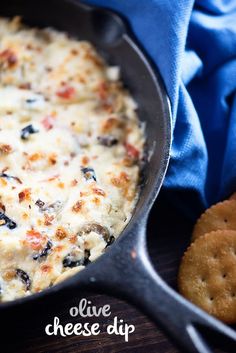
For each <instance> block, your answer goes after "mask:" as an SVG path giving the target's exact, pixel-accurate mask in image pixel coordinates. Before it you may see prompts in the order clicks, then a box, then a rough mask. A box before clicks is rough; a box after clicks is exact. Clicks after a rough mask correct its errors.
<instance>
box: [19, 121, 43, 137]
mask: <svg viewBox="0 0 236 353" xmlns="http://www.w3.org/2000/svg"><path fill="white" fill-rule="evenodd" d="M37 132H39V131H38V130H36V129H35V128H34V127H33V125H32V124H30V125H28V126H26V127H24V128H23V129H22V130H21V135H20V137H21V138H22V140H27V139H28V138H29V136H30V135H31V134H36V133H37Z"/></svg>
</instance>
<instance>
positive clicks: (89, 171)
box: [81, 168, 97, 181]
mask: <svg viewBox="0 0 236 353" xmlns="http://www.w3.org/2000/svg"><path fill="white" fill-rule="evenodd" d="M81 171H82V173H83V174H84V177H85V179H86V180H92V179H93V180H94V181H97V178H96V175H95V171H94V169H93V168H81Z"/></svg>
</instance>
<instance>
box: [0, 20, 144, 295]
mask: <svg viewBox="0 0 236 353" xmlns="http://www.w3.org/2000/svg"><path fill="white" fill-rule="evenodd" d="M135 111H136V104H135V102H134V101H133V99H132V97H131V96H130V94H129V92H127V90H125V89H124V88H123V86H122V83H121V81H120V79H119V68H118V67H109V66H107V65H106V64H105V63H104V61H103V60H102V59H101V58H100V56H99V55H98V54H97V52H96V51H95V49H94V48H93V46H92V45H91V44H90V43H88V42H85V41H78V40H75V39H73V38H69V37H68V36H67V35H66V34H64V33H60V32H58V31H55V30H52V29H43V30H42V29H30V28H28V27H26V26H24V25H22V24H21V22H20V20H19V18H14V19H13V20H11V21H9V20H7V19H4V18H2V19H0V300H1V301H6V300H13V299H16V298H19V297H22V296H27V295H30V294H32V293H35V292H39V291H41V290H43V289H44V288H47V287H49V286H52V285H53V284H55V283H58V282H59V281H61V280H64V279H65V278H66V277H68V276H70V275H72V274H74V273H76V272H77V271H80V270H82V269H83V268H84V267H85V266H86V265H87V264H89V263H90V262H92V261H94V260H96V259H97V257H98V256H100V255H101V254H102V253H103V252H104V251H106V249H107V247H108V246H109V245H111V244H112V243H113V241H114V240H115V239H116V238H117V236H118V235H119V234H120V233H121V231H122V230H123V229H124V227H125V226H126V224H127V223H128V222H129V220H130V217H131V215H132V212H133V209H134V206H135V203H136V200H137V197H138V192H139V190H138V183H139V173H140V167H139V166H140V161H141V160H142V158H143V145H144V131H143V126H142V125H141V124H140V123H139V121H138V118H137V115H136V112H135Z"/></svg>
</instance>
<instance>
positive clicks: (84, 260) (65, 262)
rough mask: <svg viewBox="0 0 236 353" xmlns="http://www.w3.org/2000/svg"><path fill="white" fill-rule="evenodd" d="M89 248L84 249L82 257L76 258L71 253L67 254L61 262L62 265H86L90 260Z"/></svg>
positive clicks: (71, 266)
mask: <svg viewBox="0 0 236 353" xmlns="http://www.w3.org/2000/svg"><path fill="white" fill-rule="evenodd" d="M89 256H90V250H85V251H84V257H83V258H82V259H79V260H76V259H75V257H74V256H73V255H72V254H68V255H67V256H66V257H65V258H64V260H63V262H62V264H63V267H70V268H73V267H77V266H87V265H88V264H89V263H90V262H91V261H90V260H89Z"/></svg>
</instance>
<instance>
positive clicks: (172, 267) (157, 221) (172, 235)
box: [0, 194, 192, 353]
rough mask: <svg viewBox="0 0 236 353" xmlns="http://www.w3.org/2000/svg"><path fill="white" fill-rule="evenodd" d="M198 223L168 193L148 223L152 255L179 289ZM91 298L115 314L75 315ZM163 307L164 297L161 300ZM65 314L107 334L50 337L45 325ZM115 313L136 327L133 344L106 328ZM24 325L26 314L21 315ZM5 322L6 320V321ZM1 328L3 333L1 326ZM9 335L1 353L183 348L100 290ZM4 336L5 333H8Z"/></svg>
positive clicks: (171, 351) (140, 352)
mask: <svg viewBox="0 0 236 353" xmlns="http://www.w3.org/2000/svg"><path fill="white" fill-rule="evenodd" d="M191 229H192V222H191V221H189V220H187V219H186V218H184V217H183V215H181V213H180V212H179V211H178V210H176V209H175V208H174V207H173V206H171V203H170V202H168V200H167V198H166V196H165V195H163V194H162V195H160V196H159V198H158V200H157V201H156V204H155V206H154V208H153V210H152V213H151V216H150V219H149V225H148V248H149V252H150V256H151V259H152V261H153V264H154V266H155V268H156V269H157V271H158V272H159V273H160V274H161V276H162V277H163V278H164V279H165V280H166V281H167V282H168V283H169V284H170V285H171V286H172V287H174V288H176V276H177V270H178V265H179V261H180V258H181V256H182V254H183V252H184V250H185V248H186V246H187V244H188V242H189V238H190V234H191ZM83 297H85V298H87V299H88V300H91V301H92V303H93V304H94V305H96V306H97V307H100V306H102V305H105V304H109V305H110V306H111V312H112V314H111V316H110V317H108V318H104V317H99V318H92V319H89V320H88V319H83V320H81V319H80V318H78V317H77V318H72V317H71V316H70V315H69V309H70V307H72V306H76V305H78V302H79V300H80V298H83ZM156 305H158V299H157V303H156ZM55 315H56V316H58V317H59V318H60V322H61V323H62V324H64V325H65V324H66V323H67V322H73V323H76V322H82V323H83V322H86V321H87V322H88V321H89V322H90V323H92V322H98V323H99V324H100V327H101V333H100V334H99V335H98V336H90V337H82V336H67V337H61V336H47V335H46V334H45V332H44V329H45V326H46V325H47V324H49V323H51V322H52V321H53V317H54V316H55ZM115 316H118V318H119V319H123V320H124V321H125V322H127V323H128V324H133V325H135V332H134V333H132V334H131V335H130V336H129V342H128V343H126V342H125V341H124V337H121V336H115V335H112V336H110V335H108V334H107V333H106V332H105V328H106V326H107V325H108V324H109V323H112V322H113V319H114V317H115ZM13 320H17V322H18V325H19V326H20V325H21V318H20V317H15V318H13ZM1 324H4V323H1ZM1 332H3V331H2V330H1ZM2 334H3V335H4V336H5V338H6V335H7V336H8V337H9V338H8V339H7V340H6V341H7V343H6V344H3V343H1V349H0V352H1V353H8V352H14V353H59V352H64V353H77V352H87V353H106V352H109V353H110V352H111V353H112V352H114V353H115V352H122V353H123V352H124V353H125V352H135V353H147V352H149V353H177V352H179V351H178V350H177V349H176V348H175V347H174V346H173V345H172V344H171V342H170V341H169V340H168V339H167V338H166V337H165V335H164V334H163V333H162V332H161V331H160V330H159V329H158V327H156V326H155V324H154V323H152V322H151V321H150V320H149V319H148V318H147V317H146V316H144V315H143V314H142V313H141V312H140V311H139V310H137V309H136V308H134V307H133V306H131V305H129V304H127V303H126V302H124V301H121V300H118V299H115V298H112V297H108V296H105V295H100V294H97V293H88V292H83V293H81V297H79V298H78V297H77V298H73V293H72V294H71V299H70V300H68V301H66V302H63V303H61V307H60V308H59V309H57V312H55V313H54V312H51V311H50V308H46V309H45V308H44V309H43V308H42V315H40V317H36V318H35V322H34V324H32V323H30V325H29V326H28V327H27V329H26V330H24V334H20V337H17V338H16V337H15V336H14V334H12V333H11V332H7V333H5V332H4V333H2ZM2 338H3V337H2Z"/></svg>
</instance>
